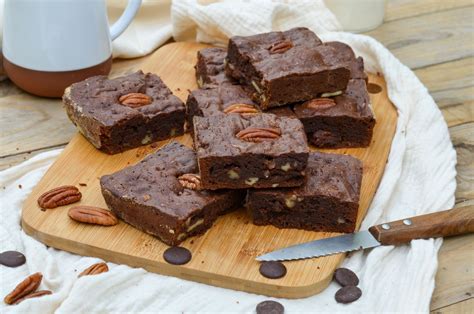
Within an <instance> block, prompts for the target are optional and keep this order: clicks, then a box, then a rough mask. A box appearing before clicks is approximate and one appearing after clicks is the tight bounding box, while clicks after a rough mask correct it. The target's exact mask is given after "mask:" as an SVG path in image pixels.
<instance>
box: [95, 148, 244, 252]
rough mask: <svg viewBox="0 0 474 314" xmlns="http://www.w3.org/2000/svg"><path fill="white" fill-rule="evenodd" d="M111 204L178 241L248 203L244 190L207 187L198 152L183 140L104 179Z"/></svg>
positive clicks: (116, 210)
mask: <svg viewBox="0 0 474 314" xmlns="http://www.w3.org/2000/svg"><path fill="white" fill-rule="evenodd" d="M100 185H101V188H102V194H103V196H104V198H105V202H106V203H107V206H109V208H110V209H111V210H112V211H113V212H114V213H115V214H116V215H117V216H118V217H119V218H121V219H123V220H124V221H125V222H127V223H129V224H130V225H132V226H134V227H135V228H138V229H140V230H142V231H145V232H147V233H149V234H152V235H154V236H156V237H158V238H159V239H160V240H161V241H163V242H165V243H166V244H168V245H177V244H179V243H180V242H182V241H183V240H185V239H186V238H188V237H191V236H195V235H199V234H202V233H204V232H205V231H206V230H207V229H209V228H210V227H211V226H212V224H213V223H214V221H215V220H216V219H217V217H218V216H219V215H221V214H224V213H226V212H228V211H230V210H233V209H236V208H238V207H240V206H241V205H242V202H243V200H244V198H245V194H244V193H243V191H242V190H235V191H231V190H225V191H219V192H211V191H205V190H202V189H201V186H200V183H199V175H198V166H197V162H196V155H195V153H194V151H193V150H192V149H190V148H187V147H186V146H183V145H181V144H179V143H177V142H172V143H170V144H168V145H166V146H165V147H163V148H161V149H160V150H158V151H157V152H156V153H153V154H151V155H149V156H147V157H146V158H145V159H143V160H142V161H140V162H139V163H137V164H136V165H133V166H130V167H127V168H125V169H123V170H120V171H118V172H116V173H113V174H110V175H105V176H103V177H102V178H101V179H100Z"/></svg>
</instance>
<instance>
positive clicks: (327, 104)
mask: <svg viewBox="0 0 474 314" xmlns="http://www.w3.org/2000/svg"><path fill="white" fill-rule="evenodd" d="M335 105H336V102H335V101H334V100H333V99H331V98H315V99H311V100H309V101H307V102H306V106H307V107H308V108H311V109H327V108H331V107H334V106H335Z"/></svg>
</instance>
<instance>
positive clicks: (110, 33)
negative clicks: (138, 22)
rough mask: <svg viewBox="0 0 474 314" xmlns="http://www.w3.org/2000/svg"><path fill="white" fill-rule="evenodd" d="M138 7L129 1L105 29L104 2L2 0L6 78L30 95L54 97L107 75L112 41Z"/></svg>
mask: <svg viewBox="0 0 474 314" xmlns="http://www.w3.org/2000/svg"><path fill="white" fill-rule="evenodd" d="M140 4H141V0H129V3H128V6H127V8H126V9H125V11H124V13H123V14H122V16H121V17H120V18H119V19H118V21H117V22H116V23H115V24H114V25H112V26H111V27H110V29H109V25H108V19H107V10H106V4H105V0H6V1H5V7H4V26H3V48H2V49H3V56H4V67H5V71H6V73H7V75H8V77H9V78H10V79H11V80H12V81H13V82H14V83H15V84H17V85H18V86H19V87H21V88H23V89H24V90H26V91H28V92H30V93H33V94H36V95H39V96H46V97H60V96H61V95H62V93H63V92H64V89H65V88H66V87H67V86H69V85H70V84H72V83H74V82H77V81H80V80H83V79H85V78H87V77H89V76H92V75H99V74H103V75H107V74H108V73H109V71H110V68H111V65H112V40H114V39H115V38H116V37H118V36H119V35H120V34H121V33H122V32H123V31H124V30H125V29H126V28H127V26H128V25H129V24H130V23H131V22H132V20H133V18H134V17H135V15H136V13H137V11H138V9H139V7H140Z"/></svg>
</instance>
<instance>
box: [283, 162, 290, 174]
mask: <svg viewBox="0 0 474 314" xmlns="http://www.w3.org/2000/svg"><path fill="white" fill-rule="evenodd" d="M290 169H291V165H290V163H289V162H287V163H286V164H284V165H283V166H281V170H283V171H285V172H287V171H288V170H290Z"/></svg>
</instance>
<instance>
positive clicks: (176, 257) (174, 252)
mask: <svg viewBox="0 0 474 314" xmlns="http://www.w3.org/2000/svg"><path fill="white" fill-rule="evenodd" d="M163 258H164V259H165V261H167V262H168V263H170V264H173V265H184V264H186V263H187V262H189V261H190V260H191V252H190V251H189V250H188V249H186V248H184V247H179V246H173V247H170V248H168V249H166V251H165V252H164V253H163Z"/></svg>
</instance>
